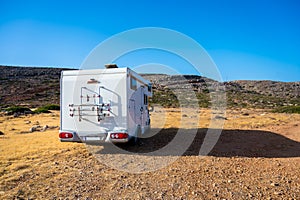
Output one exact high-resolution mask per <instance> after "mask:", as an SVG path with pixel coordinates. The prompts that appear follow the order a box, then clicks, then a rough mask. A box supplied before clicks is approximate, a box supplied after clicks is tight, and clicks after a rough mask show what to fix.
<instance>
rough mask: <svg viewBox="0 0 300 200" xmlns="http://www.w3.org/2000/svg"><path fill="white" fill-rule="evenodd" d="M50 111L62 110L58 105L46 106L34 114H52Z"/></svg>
mask: <svg viewBox="0 0 300 200" xmlns="http://www.w3.org/2000/svg"><path fill="white" fill-rule="evenodd" d="M49 110H60V106H59V105H56V104H49V105H45V106H42V107H39V108H38V109H36V110H35V111H34V113H51V112H50V111H49Z"/></svg>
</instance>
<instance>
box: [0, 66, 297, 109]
mask: <svg viewBox="0 0 300 200" xmlns="http://www.w3.org/2000/svg"><path fill="white" fill-rule="evenodd" d="M0 70H1V73H0V107H7V106H10V105H26V106H29V107H37V106H42V105H46V104H59V95H60V89H59V88H60V82H59V79H60V73H61V71H62V70H68V69H63V68H39V67H11V66H0ZM143 76H144V77H145V78H146V79H149V80H151V82H152V83H153V88H154V97H153V99H152V103H158V104H161V105H163V106H166V107H177V106H179V104H180V105H182V102H183V101H182V99H184V103H192V104H195V103H196V104H197V103H198V104H199V105H200V106H201V107H209V106H210V102H211V95H212V94H213V93H214V92H215V91H214V88H215V86H216V85H223V86H224V87H225V89H226V97H227V106H229V107H255V108H277V107H282V106H286V105H300V82H276V81H229V82H224V83H218V82H216V81H214V80H211V79H208V78H205V77H201V76H195V75H184V76H180V75H172V76H170V75H164V74H143ZM177 97H180V98H177ZM178 99H179V100H178ZM179 101H180V102H179Z"/></svg>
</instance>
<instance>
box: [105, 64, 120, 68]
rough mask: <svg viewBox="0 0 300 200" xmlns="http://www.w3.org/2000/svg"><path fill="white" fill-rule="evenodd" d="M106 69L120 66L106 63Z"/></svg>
mask: <svg viewBox="0 0 300 200" xmlns="http://www.w3.org/2000/svg"><path fill="white" fill-rule="evenodd" d="M105 68H106V69H113V68H118V66H117V64H106V65H105Z"/></svg>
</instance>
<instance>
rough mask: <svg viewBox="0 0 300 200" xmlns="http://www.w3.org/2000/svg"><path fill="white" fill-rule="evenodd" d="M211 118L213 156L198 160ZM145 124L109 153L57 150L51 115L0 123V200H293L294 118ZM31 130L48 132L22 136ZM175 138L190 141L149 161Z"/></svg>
mask: <svg viewBox="0 0 300 200" xmlns="http://www.w3.org/2000/svg"><path fill="white" fill-rule="evenodd" d="M195 113H197V114H195ZM211 116H213V120H212V121H214V120H218V119H224V122H225V124H224V127H223V130H222V134H221V136H220V138H219V139H218V141H217V143H216V145H215V146H214V148H213V149H212V151H211V152H210V153H209V154H208V155H200V156H199V151H200V149H201V145H202V144H204V141H205V136H206V135H207V134H208V133H207V130H208V129H207V128H208V127H209V126H210V127H212V128H214V129H218V128H219V127H214V125H213V124H210V123H211ZM198 117H199V118H198ZM151 120H152V128H153V129H152V130H153V131H152V132H151V134H152V137H147V138H143V139H142V140H141V142H142V144H141V145H139V146H134V147H131V146H126V145H125V146H124V145H120V146H117V147H116V149H118V150H120V149H121V150H123V151H122V152H119V151H116V152H114V151H110V147H107V146H106V145H105V146H103V145H100V146H99V145H88V146H86V145H85V144H82V143H61V142H59V140H58V130H59V112H56V111H52V113H49V114H39V115H28V116H19V117H12V116H4V115H3V116H0V131H1V132H3V133H4V135H1V136H0V199H300V115H299V114H275V113H269V112H266V111H263V110H246V109H238V110H227V114H226V118H224V117H222V116H218V115H211V112H210V111H209V110H196V111H195V110H185V111H184V112H181V111H180V110H179V109H156V110H155V112H153V113H152V115H151ZM38 125H39V126H40V127H41V128H43V127H44V126H45V125H47V126H48V128H47V129H46V130H45V131H40V130H38V131H36V132H32V133H31V132H29V129H30V128H31V127H33V126H38ZM151 134H150V135H151ZM177 135H179V136H184V137H185V136H186V137H188V136H190V135H192V136H193V137H194V140H193V141H192V142H191V144H190V145H189V147H188V148H187V149H184V148H183V146H184V145H185V144H188V143H186V141H185V140H184V139H183V140H182V139H181V141H180V142H178V143H174V144H173V146H172V147H173V150H174V149H175V150H176V151H165V153H162V154H159V153H158V154H155V153H153V154H151V152H156V151H158V150H160V149H162V148H163V147H164V146H166V145H168V144H169V143H170V142H171V141H173V139H174V138H176V136H177ZM179 139H180V137H179ZM124 152H125V153H124ZM128 152H129V153H128ZM130 152H131V153H130Z"/></svg>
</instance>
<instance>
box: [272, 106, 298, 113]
mask: <svg viewBox="0 0 300 200" xmlns="http://www.w3.org/2000/svg"><path fill="white" fill-rule="evenodd" d="M273 112H279V113H298V114H300V106H284V107H281V108H277V109H274V110H273Z"/></svg>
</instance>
